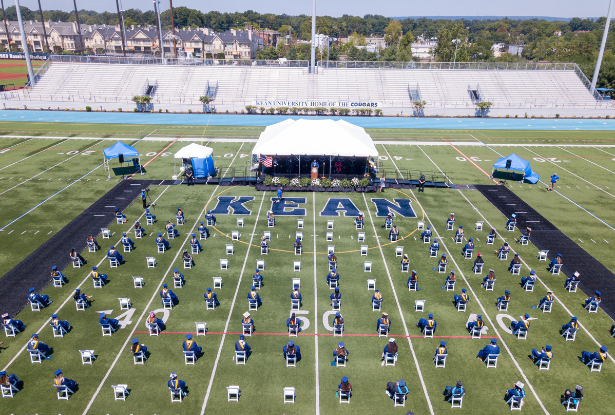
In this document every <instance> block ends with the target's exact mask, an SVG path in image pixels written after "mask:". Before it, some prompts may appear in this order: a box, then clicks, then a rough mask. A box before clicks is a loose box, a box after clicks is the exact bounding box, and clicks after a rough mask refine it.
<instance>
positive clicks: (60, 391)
mask: <svg viewBox="0 0 615 415" xmlns="http://www.w3.org/2000/svg"><path fill="white" fill-rule="evenodd" d="M55 388H56V393H57V395H58V400H66V401H67V400H68V397H69V396H70V395H71V394H73V393H74V392H73V391H72V390H71V389H70V388H69V387H68V386H66V385H61V386H55Z"/></svg>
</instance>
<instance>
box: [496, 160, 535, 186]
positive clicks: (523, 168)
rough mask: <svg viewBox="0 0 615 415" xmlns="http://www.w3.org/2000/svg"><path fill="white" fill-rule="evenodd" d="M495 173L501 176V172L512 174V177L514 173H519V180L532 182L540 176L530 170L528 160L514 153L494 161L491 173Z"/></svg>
mask: <svg viewBox="0 0 615 415" xmlns="http://www.w3.org/2000/svg"><path fill="white" fill-rule="evenodd" d="M496 173H500V176H502V174H503V175H506V174H512V175H513V177H514V175H515V174H521V175H522V179H521V180H526V181H528V182H530V183H532V184H535V183H536V182H538V180H539V179H540V176H538V174H536V173H534V172H533V171H532V168H531V167H530V162H529V161H527V160H523V159H522V158H521V157H519V156H518V155H516V154H515V153H513V154H511V155H510V156H506V157H502V158H501V159H498V161H496V162H495V164H494V165H493V173H492V174H493V176H494V177H495V176H496Z"/></svg>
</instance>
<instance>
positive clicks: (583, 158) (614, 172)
mask: <svg viewBox="0 0 615 415" xmlns="http://www.w3.org/2000/svg"><path fill="white" fill-rule="evenodd" d="M558 148H559V149H560V150H564V151H565V152H566V153H570V154H572V155H573V156H575V157H578V158H580V159H581V160H585V161H587V162H588V163H591V164H593V165H594V166H597V167H600V168H601V169H603V170H606V171H608V172H609V173H613V174H615V171H612V170H609V169H607V168H606V167H602V166H601V165H599V164H596V163H594V162H593V161H591V160H588V159H586V158H585V157H581V156H579V155H577V154H574V153H573V152H572V151H568V150H566V149H565V148H561V147H558Z"/></svg>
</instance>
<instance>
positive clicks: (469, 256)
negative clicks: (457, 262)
mask: <svg viewBox="0 0 615 415" xmlns="http://www.w3.org/2000/svg"><path fill="white" fill-rule="evenodd" d="M473 253H474V249H466V250H465V252H464V253H463V257H464V258H465V259H472V254H473Z"/></svg>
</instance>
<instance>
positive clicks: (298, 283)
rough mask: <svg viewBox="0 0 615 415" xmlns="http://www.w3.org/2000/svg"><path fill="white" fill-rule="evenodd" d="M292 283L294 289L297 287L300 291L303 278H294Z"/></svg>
mask: <svg viewBox="0 0 615 415" xmlns="http://www.w3.org/2000/svg"><path fill="white" fill-rule="evenodd" d="M292 282H293V286H292V288H293V289H294V288H295V287H297V288H298V289H301V278H293V279H292Z"/></svg>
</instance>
